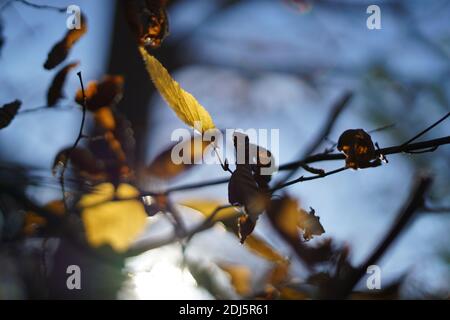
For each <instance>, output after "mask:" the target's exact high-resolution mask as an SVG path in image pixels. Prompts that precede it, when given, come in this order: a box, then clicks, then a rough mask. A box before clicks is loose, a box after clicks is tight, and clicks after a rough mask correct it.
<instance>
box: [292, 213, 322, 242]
mask: <svg viewBox="0 0 450 320" xmlns="http://www.w3.org/2000/svg"><path fill="white" fill-rule="evenodd" d="M315 213H316V211H315V210H314V209H312V208H311V211H310V212H306V211H305V210H303V209H300V211H299V218H298V227H299V228H300V229H301V230H303V239H305V240H310V239H312V238H313V237H314V236H320V235H321V234H323V233H325V229H324V228H323V226H322V224H321V223H320V217H318V216H316V215H315Z"/></svg>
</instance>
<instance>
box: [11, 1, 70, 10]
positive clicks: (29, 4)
mask: <svg viewBox="0 0 450 320" xmlns="http://www.w3.org/2000/svg"><path fill="white" fill-rule="evenodd" d="M12 2H18V3H22V4H24V5H26V6H28V7H31V8H35V9H45V10H53V11H57V12H66V11H67V8H63V7H56V6H51V5H46V4H36V3H33V2H30V1H28V0H14V1H12ZM12 2H10V3H12Z"/></svg>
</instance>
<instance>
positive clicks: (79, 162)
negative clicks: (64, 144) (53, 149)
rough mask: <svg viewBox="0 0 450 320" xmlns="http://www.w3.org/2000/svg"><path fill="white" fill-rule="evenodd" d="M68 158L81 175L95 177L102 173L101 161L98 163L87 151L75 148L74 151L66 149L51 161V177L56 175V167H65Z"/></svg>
mask: <svg viewBox="0 0 450 320" xmlns="http://www.w3.org/2000/svg"><path fill="white" fill-rule="evenodd" d="M69 156H70V163H71V164H72V166H73V167H74V169H75V170H77V171H79V173H80V174H82V175H89V176H94V177H95V176H99V175H102V173H103V172H104V165H103V163H102V162H101V161H98V160H97V159H96V158H95V157H94V155H93V154H92V153H91V152H90V151H89V150H87V149H85V148H81V147H77V148H75V149H72V148H66V149H63V150H61V151H60V152H58V154H57V155H56V157H55V160H54V161H53V166H52V173H53V175H56V173H57V169H58V167H61V166H67V163H68V160H69V159H68V157H69Z"/></svg>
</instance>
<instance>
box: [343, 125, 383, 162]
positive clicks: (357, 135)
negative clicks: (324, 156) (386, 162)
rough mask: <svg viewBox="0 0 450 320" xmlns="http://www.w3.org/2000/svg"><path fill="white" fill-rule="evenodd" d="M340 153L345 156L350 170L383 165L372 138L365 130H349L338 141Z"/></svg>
mask: <svg viewBox="0 0 450 320" xmlns="http://www.w3.org/2000/svg"><path fill="white" fill-rule="evenodd" d="M337 148H338V150H339V151H342V152H343V153H344V154H345V157H346V158H345V164H346V166H347V167H348V168H352V169H355V170H356V169H358V168H361V169H362V168H370V167H376V166H379V165H380V164H381V161H380V159H379V158H378V156H377V152H376V150H375V146H374V144H373V142H372V138H371V136H370V135H369V134H368V133H367V132H365V131H364V130H363V129H349V130H346V131H344V133H342V134H341V136H340V137H339V140H338V146H337Z"/></svg>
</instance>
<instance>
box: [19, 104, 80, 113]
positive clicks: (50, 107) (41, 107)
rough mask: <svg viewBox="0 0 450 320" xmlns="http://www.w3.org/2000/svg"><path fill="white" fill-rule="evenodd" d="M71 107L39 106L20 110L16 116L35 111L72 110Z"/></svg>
mask: <svg viewBox="0 0 450 320" xmlns="http://www.w3.org/2000/svg"><path fill="white" fill-rule="evenodd" d="M73 109H74V108H73V106H71V105H66V106H64V105H55V106H40V107H35V108H31V109H25V110H20V111H19V112H18V113H17V115H21V114H22V115H23V114H28V113H32V112H36V111H44V110H73Z"/></svg>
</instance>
